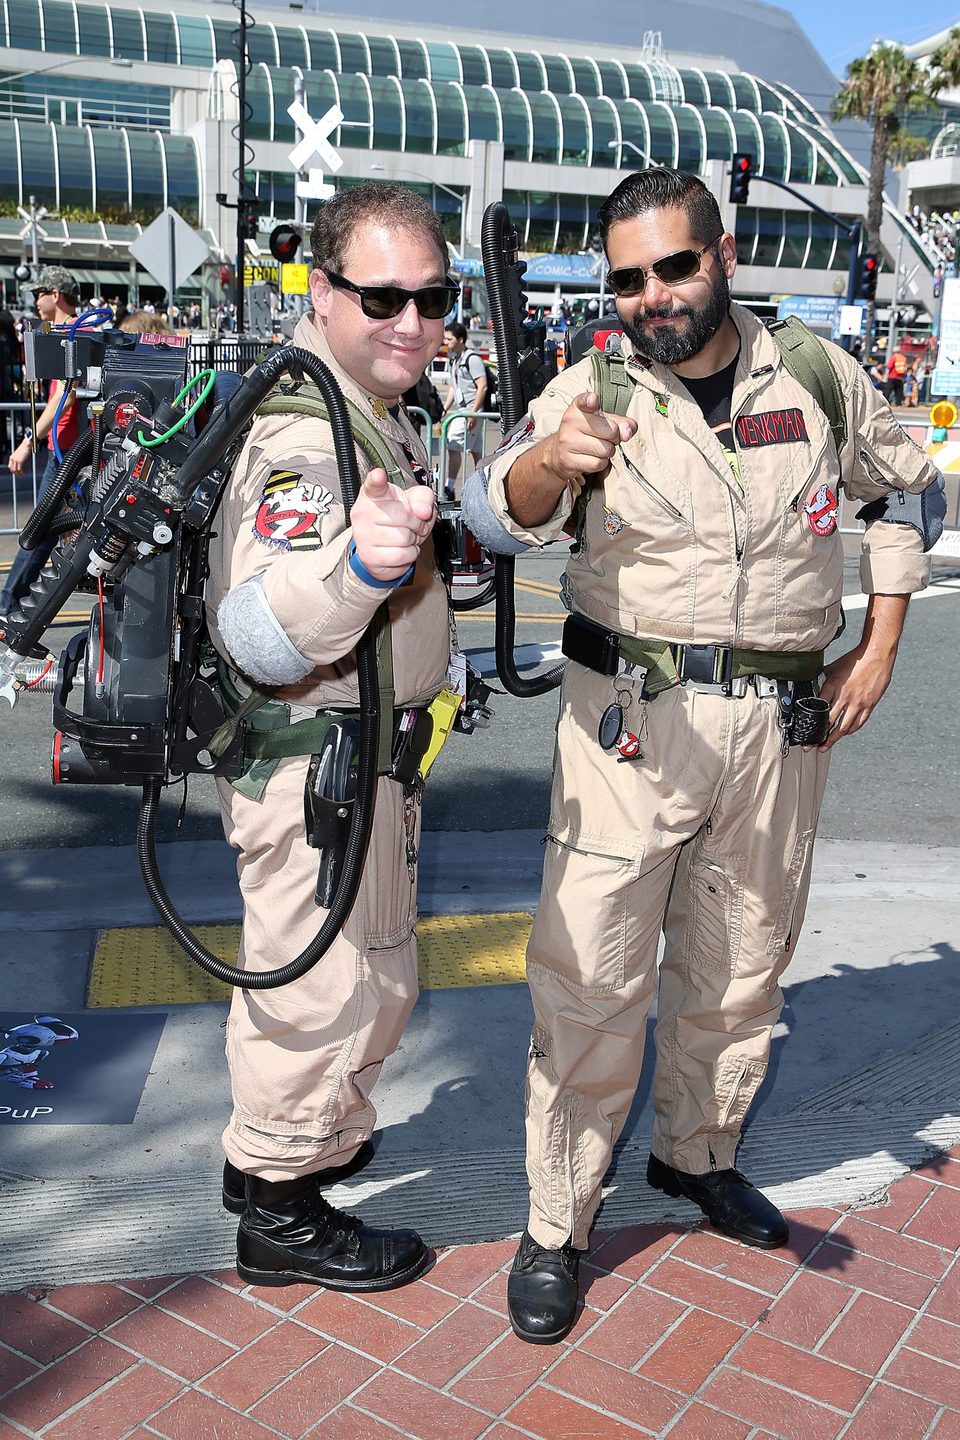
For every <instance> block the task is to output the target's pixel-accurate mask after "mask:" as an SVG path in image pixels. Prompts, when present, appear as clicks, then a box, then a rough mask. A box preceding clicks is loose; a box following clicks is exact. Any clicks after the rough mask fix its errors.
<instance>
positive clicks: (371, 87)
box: [0, 0, 928, 268]
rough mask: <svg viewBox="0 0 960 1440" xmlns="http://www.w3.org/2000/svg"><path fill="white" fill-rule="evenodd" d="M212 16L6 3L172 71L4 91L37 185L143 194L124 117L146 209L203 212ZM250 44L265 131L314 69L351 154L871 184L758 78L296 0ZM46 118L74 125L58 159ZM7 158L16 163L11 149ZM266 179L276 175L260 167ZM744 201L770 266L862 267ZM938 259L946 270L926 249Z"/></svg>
mask: <svg viewBox="0 0 960 1440" xmlns="http://www.w3.org/2000/svg"><path fill="white" fill-rule="evenodd" d="M212 8H216V9H217V10H218V11H219V13H218V14H217V15H216V16H212V17H208V16H205V15H203V14H202V13H200V14H197V13H194V14H190V15H184V14H180V13H178V12H177V10H176V9H171V10H168V11H167V12H162V11H157V10H145V11H141V10H140V9H139V8H138V7H137V6H135V5H133V4H131V3H129V0H127V3H115V4H114V3H110V0H77V4H76V6H74V5H73V4H72V3H71V0H0V41H5V42H6V43H7V45H9V46H15V47H18V48H20V49H22V50H27V51H35V52H47V53H49V54H52V55H54V56H62V57H64V58H65V59H67V58H69V57H71V56H75V55H77V54H80V55H81V56H89V57H91V58H116V59H126V60H133V61H135V62H138V61H139V62H144V61H145V62H146V63H149V64H151V65H155V66H158V67H169V68H168V73H164V72H163V71H160V70H158V72H157V73H156V75H155V76H151V80H153V82H154V83H153V85H151V86H150V87H144V86H139V87H137V86H134V85H133V84H132V83H129V82H127V81H126V77H124V76H123V75H122V72H120V73H118V76H117V83H116V84H115V85H114V86H113V87H112V88H113V90H114V91H115V101H114V102H113V103H112V104H111V103H108V101H109V96H107V97H106V98H105V97H104V95H102V94H100V92H99V91H96V92H95V89H94V82H93V81H91V80H83V79H80V80H78V86H77V89H76V90H74V89H67V88H64V87H63V86H61V87H60V88H59V89H54V88H47V89H42V88H41V89H37V86H36V85H34V87H33V88H32V89H29V90H28V89H27V88H26V87H23V88H20V87H18V88H13V87H9V88H8V90H7V93H6V96H5V97H0V98H2V99H3V100H4V102H5V103H4V104H3V105H2V106H0V112H2V113H4V114H5V115H10V116H11V117H18V118H21V120H22V134H20V132H17V134H16V137H15V138H14V140H13V142H12V143H13V144H14V150H13V154H14V157H16V156H17V155H20V156H22V158H23V165H24V174H26V173H27V172H28V171H29V173H30V175H31V176H32V177H34V178H33V180H32V182H31V183H32V184H33V186H34V188H35V189H36V188H40V189H43V190H44V191H47V190H48V189H49V185H50V183H51V173H50V171H51V166H52V163H53V156H54V153H56V155H57V156H59V158H60V185H61V193H62V195H63V196H65V197H69V198H66V199H64V200H63V203H64V204H68V203H69V204H77V205H80V204H81V200H80V199H79V198H78V197H81V196H83V195H84V194H86V193H88V192H90V193H91V194H92V193H94V192H95V193H96V195H97V197H98V199H102V202H103V203H104V204H105V205H106V204H109V205H110V206H114V205H115V204H116V205H123V204H125V203H126V201H125V200H124V199H123V195H124V193H126V194H127V195H128V196H129V167H128V165H127V160H126V144H125V142H124V143H123V144H120V145H119V146H118V144H117V143H116V142H117V139H118V137H119V129H120V127H124V129H125V131H126V132H127V134H128V136H130V137H136V134H137V130H138V129H139V130H140V132H141V133H140V136H139V138H132V139H131V141H130V143H131V144H133V145H134V146H135V148H136V151H137V160H136V165H135V172H134V173H135V174H136V175H137V191H136V193H135V194H134V196H133V202H134V206H135V207H136V208H137V209H138V210H139V209H140V208H142V205H143V206H146V207H147V208H149V205H150V204H152V203H153V202H154V200H155V199H156V200H158V201H159V203H162V200H163V197H164V195H166V194H169V195H171V196H175V197H176V203H178V204H180V205H181V206H184V207H187V208H190V207H191V206H194V205H195V203H196V194H195V187H196V186H197V185H198V181H197V157H196V155H195V154H194V153H193V151H192V147H191V145H190V142H188V141H187V139H186V138H185V137H180V136H171V135H169V133H168V131H169V123H170V122H169V115H170V113H171V112H170V98H169V97H170V94H171V91H172V90H174V89H175V88H176V86H177V83H178V82H177V79H176V76H175V75H174V73H173V67H177V66H179V67H189V68H192V69H195V70H200V71H209V70H210V68H211V66H212V65H213V64H214V63H215V62H216V61H217V60H224V59H226V60H231V61H235V59H236V51H235V46H234V40H233V33H234V31H235V30H236V21H235V19H234V16H233V13H232V12H231V11H230V10H229V9H227V8H226V7H224V8H223V9H222V10H221V9H220V7H219V6H218V7H212ZM454 33H455V32H454ZM248 40H249V47H250V59H251V62H252V70H251V73H250V75H249V78H248V82H247V91H248V98H249V100H250V104H251V106H252V109H253V118H252V121H251V124H250V128H249V132H248V134H249V137H250V139H251V140H252V141H257V140H271V139H272V140H276V141H284V142H285V141H292V139H293V135H294V129H293V125H292V122H291V121H290V119H289V116H288V115H287V114H286V108H287V105H288V104H289V103H290V100H291V99H292V96H293V78H294V71H295V70H302V71H303V73H304V77H305V85H306V91H307V103H308V107H309V108H310V110H311V113H312V114H321V113H322V112H323V109H324V108H328V107H329V106H330V105H331V104H333V103H339V104H340V105H341V106H342V108H343V109H344V112H345V117H346V120H347V121H348V124H347V125H345V126H344V127H343V128H342V130H341V131H340V133H339V134H338V135H336V136H335V137H334V141H335V143H336V144H338V145H339V146H341V147H342V148H345V149H353V150H355V149H364V148H368V147H376V148H381V149H385V150H391V151H394V152H398V153H399V152H402V151H403V150H407V151H409V152H410V153H411V154H414V155H416V154H424V155H427V154H443V155H453V156H462V155H464V154H465V151H466V147H467V144H468V143H469V141H470V140H480V141H483V140H502V142H503V144H504V148H505V154H506V158H507V159H508V160H510V161H519V162H527V161H533V162H536V163H544V164H556V163H563V164H567V165H571V166H580V167H586V166H590V167H596V168H598V169H600V170H604V171H609V170H610V169H612V168H614V167H615V166H617V164H618V163H619V164H620V165H621V166H622V167H623V168H624V169H626V168H633V167H636V166H638V165H640V164H642V163H644V160H643V158H641V156H643V157H646V156H649V159H650V160H651V161H652V162H653V163H660V164H668V165H679V166H680V167H682V168H684V169H689V170H693V171H698V170H700V169H701V168H702V166H703V165H704V163H705V161H707V160H719V161H726V160H729V158H730V156H731V155H732V153H733V152H734V151H735V150H738V149H742V150H746V151H749V152H751V153H753V154H754V155H755V156H756V164H757V168H758V170H759V169H761V167H762V170H763V172H764V173H766V174H768V175H770V176H771V177H772V178H775V179H783V180H786V181H788V182H789V183H793V184H800V185H806V184H811V183H812V184H820V185H831V186H837V185H849V186H854V187H857V189H858V190H860V191H861V192H862V189H863V186H864V177H863V176H862V175H861V174H860V172H859V171H858V169H857V168H856V166H855V165H854V164H853V163H852V161H851V160H850V159H849V158H848V157H847V155H846V154H845V152H844V150H843V148H842V146H841V145H840V144H839V143H838V142H837V140H836V139H835V138H834V136H833V135H832V134H831V133H830V131H829V129H828V127H827V125H826V124H825V123H824V121H823V119H822V117H821V116H820V115H818V114H817V112H816V111H815V110H814V109H813V108H812V106H811V105H810V103H809V102H808V101H806V100H805V99H804V98H803V97H802V96H799V95H798V94H797V93H796V92H795V91H793V90H792V89H791V87H790V86H788V85H785V84H781V83H779V82H778V83H772V82H770V81H767V80H762V79H759V78H755V77H753V76H751V75H748V74H745V73H738V74H733V73H729V72H727V71H725V70H723V69H719V68H710V69H704V68H699V67H697V66H695V65H689V66H686V67H685V68H683V69H677V68H675V67H674V66H672V65H669V64H667V63H645V62H642V61H638V60H624V61H623V62H621V61H620V60H619V59H616V58H596V57H592V56H591V55H590V54H589V53H581V54H579V55H570V56H566V55H563V54H553V53H551V54H547V53H545V52H543V51H541V50H539V49H535V48H532V47H531V44H530V42H524V46H523V48H520V47H518V46H510V45H508V44H503V43H501V44H498V45H495V46H489V45H486V44H482V43H479V42H478V41H476V40H474V41H473V42H472V43H464V44H461V43H460V42H459V41H457V40H455V39H454V40H447V39H445V38H438V39H429V40H427V39H418V38H410V37H407V38H399V37H396V38H394V37H391V36H390V35H388V34H384V35H375V36H374V35H369V36H368V35H366V34H365V33H364V32H363V30H362V28H361V27H360V26H359V25H358V23H357V22H355V21H352V20H350V19H348V18H347V17H344V18H343V19H342V21H340V22H335V24H334V28H329V25H328V26H327V27H322V26H318V25H316V24H315V23H314V18H313V16H312V15H311V14H310V13H309V12H302V13H301V14H299V15H297V16H296V17H295V18H294V17H293V16H292V15H288V14H287V13H286V12H285V11H282V10H279V9H278V10H277V11H276V12H264V11H263V10H260V11H258V13H257V15H256V23H255V24H252V25H251V26H250V27H249V30H248ZM77 74H78V75H79V74H80V71H79V70H78V71H77ZM190 83H191V84H194V83H195V82H194V81H193V78H192V77H191V81H190ZM135 91H136V95H135V94H134V92H135ZM148 91H149V93H148ZM175 113H176V112H175ZM44 118H45V119H46V120H48V121H50V122H52V123H53V124H55V125H57V126H58V127H60V129H59V130H58V131H57V132H56V133H57V136H58V140H57V148H56V151H54V146H53V145H51V144H50V143H49V132H47V131H44V128H43V124H42V121H43V119H44ZM4 123H7V122H6V121H5V122H4ZM86 124H89V125H90V126H91V128H92V129H93V130H94V131H97V132H102V133H98V134H97V135H96V136H95V138H94V142H93V143H94V146H95V162H91V159H90V141H89V139H88V138H87V136H86V132H85V131H84V130H83V128H82V127H83V126H84V125H86ZM151 125H156V126H157V127H158V128H159V129H160V130H161V131H162V132H163V139H162V140H160V139H158V138H157V137H156V136H154V137H152V138H151V137H150V136H149V134H148V133H146V132H147V131H148V129H149V127H150V126H151ZM37 127H39V128H37ZM71 127H72V129H71ZM111 127H112V130H113V132H114V134H113V135H112V137H111V138H108V136H109V135H110V132H111ZM9 133H10V134H11V135H13V134H14V132H9ZM44 134H46V135H47V140H46V143H45V142H44V140H43V136H44ZM611 142H613V144H612V145H611ZM625 142H629V143H625ZM85 147H86V148H85ZM632 147H636V150H635V149H633V148H632ZM637 151H640V152H641V154H638V153H637ZM85 157H86V158H85ZM4 164H5V166H6V168H7V169H9V164H10V161H9V154H8V157H7V160H6V161H5V162H4ZM150 165H152V166H153V169H152V170H151V169H150V168H149V166H150ZM164 175H166V179H164ZM254 179H255V182H256V183H260V177H256V176H255V177H254ZM24 183H27V182H24ZM18 184H19V182H18ZM263 184H264V185H267V186H269V189H270V195H271V196H276V197H280V196H285V195H286V194H288V193H292V191H291V185H292V181H287V180H286V179H284V178H283V177H280V176H267V177H266V178H264V179H263ZM141 192H142V193H141ZM18 193H19V190H18ZM440 194H442V192H438V197H439V195H440ZM117 197H120V198H119V199H118V198H117ZM141 202H142V204H141ZM270 203H273V201H272V200H271V202H270ZM438 203H441V202H440V201H439V198H438ZM743 208H744V210H745V211H749V213H747V214H738V217H737V233H738V243H742V244H744V245H747V246H749V249H750V252H751V255H755V257H756V263H758V264H762V265H771V266H772V265H774V264H776V263H777V262H776V258H771V255H772V252H773V249H774V247H775V244H778V245H779V244H780V242H781V241H782V245H781V248H782V256H781V261H780V263H782V264H784V265H788V266H790V267H795V266H798V265H802V264H803V263H804V257H805V256H806V263H807V265H808V266H809V267H810V268H817V267H820V268H822V267H823V266H825V265H832V266H835V267H837V268H842V265H843V263H845V262H844V260H843V258H842V256H843V252H844V250H845V242H844V243H843V244H838V243H837V240H836V236H835V235H833V234H832V233H830V234H829V235H828V234H826V233H825V232H823V231H822V229H821V227H820V224H819V222H816V221H814V220H812V219H810V218H809V216H807V215H801V214H800V213H799V212H787V216H786V219H782V220H778V221H775V220H774V219H773V218H772V217H775V216H778V215H779V213H780V212H778V211H775V210H771V211H758V212H754V211H752V209H751V208H750V207H743ZM523 216H524V221H523V223H524V227H525V231H526V234H527V236H528V237H529V238H530V239H531V242H532V243H535V244H537V245H540V244H545V243H548V241H549V238H550V235H551V233H553V235H554V243H566V241H565V238H564V237H566V236H567V235H568V234H575V233H579V231H580V230H581V228H582V227H583V225H584V223H586V222H584V220H583V216H582V202H581V201H580V200H577V199H576V198H575V197H573V196H571V195H567V196H559V195H553V196H552V197H551V196H548V195H545V194H534V195H532V196H527V197H525V198H524V200H523ZM777 225H779V226H780V229H779V230H777V229H776V226H777ZM784 226H785V227H786V228H785V231H784V230H783V227H784ZM906 233H908V238H909V231H908V232H906ZM921 259H922V261H923V262H924V263H927V262H928V257H927V256H926V255H923V256H922V257H921Z"/></svg>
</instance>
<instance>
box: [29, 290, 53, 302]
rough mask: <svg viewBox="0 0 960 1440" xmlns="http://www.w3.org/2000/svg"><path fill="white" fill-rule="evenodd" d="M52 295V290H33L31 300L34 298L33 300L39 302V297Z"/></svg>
mask: <svg viewBox="0 0 960 1440" xmlns="http://www.w3.org/2000/svg"><path fill="white" fill-rule="evenodd" d="M52 294H53V291H52V290H34V292H33V298H34V300H39V299H40V296H41V295H52Z"/></svg>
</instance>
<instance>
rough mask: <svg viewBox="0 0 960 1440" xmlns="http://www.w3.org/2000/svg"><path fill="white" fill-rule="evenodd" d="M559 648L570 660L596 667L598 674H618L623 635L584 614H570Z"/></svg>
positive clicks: (564, 625)
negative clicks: (596, 622)
mask: <svg viewBox="0 0 960 1440" xmlns="http://www.w3.org/2000/svg"><path fill="white" fill-rule="evenodd" d="M560 648H561V650H562V651H563V653H564V655H566V657H567V659H568V660H575V661H576V662H577V664H578V665H585V666H586V668H587V669H588V670H596V671H597V673H598V674H599V675H616V673H617V670H618V669H619V664H620V636H619V635H617V634H616V633H615V632H613V631H611V630H605V629H604V627H603V626H602V625H595V624H594V623H593V621H592V620H584V618H583V616H582V615H568V616H567V618H566V620H565V621H564V622H563V639H562V640H561V642H560Z"/></svg>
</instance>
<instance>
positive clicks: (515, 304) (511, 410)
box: [480, 200, 564, 700]
mask: <svg viewBox="0 0 960 1440" xmlns="http://www.w3.org/2000/svg"><path fill="white" fill-rule="evenodd" d="M516 248H517V241H516V232H515V231H514V229H513V225H512V224H511V221H510V212H509V210H508V209H507V207H506V205H504V204H503V202H502V201H501V200H495V201H494V203H493V204H492V205H488V206H487V208H486V210H485V211H484V212H483V222H482V224H481V227H480V251H481V254H482V256H483V270H484V275H485V277H486V281H487V300H488V303H489V306H490V318H491V320H492V322H493V338H494V342H495V344H496V347H497V375H498V377H499V379H498V385H497V389H498V392H499V395H500V423H501V427H502V429H503V433H504V434H505V435H506V434H507V432H508V431H510V430H512V429H513V427H514V425H517V424H518V423H519V422H520V420H521V419H522V418H523V415H524V412H525V411H526V408H527V406H526V401H525V399H524V394H523V379H522V376H521V374H520V349H519V344H518V339H519V336H518V327H519V325H520V315H519V305H520V296H521V295H522V291H521V290H520V285H519V275H518V272H517V270H516V268H515V265H514V263H513V262H511V260H510V259H509V257H508V254H507V251H508V249H509V250H510V251H516ZM511 276H514V277H516V278H515V280H514V281H513V284H514V285H515V286H516V292H514V290H512V288H511ZM515 568H516V567H515V562H514V557H513V556H512V555H498V556H497V557H496V574H495V577H494V591H495V594H496V597H497V618H496V625H495V627H494V634H495V640H494V652H495V655H496V663H497V674H498V675H499V677H500V681H501V684H502V685H503V688H504V689H505V690H507V691H509V693H510V694H511V695H517V696H519V697H520V698H521V699H523V700H527V699H531V698H532V697H533V696H534V695H545V694H546V693H547V691H548V690H555V689H556V687H557V686H558V685H559V684H560V680H561V677H562V675H563V668H564V667H563V665H555V666H554V667H553V669H552V670H547V671H545V672H544V674H542V675H534V676H524V675H521V674H520V672H519V670H518V669H517V662H516V659H515V657H514V651H515V649H516V640H517V610H516V601H515V598H514V571H515Z"/></svg>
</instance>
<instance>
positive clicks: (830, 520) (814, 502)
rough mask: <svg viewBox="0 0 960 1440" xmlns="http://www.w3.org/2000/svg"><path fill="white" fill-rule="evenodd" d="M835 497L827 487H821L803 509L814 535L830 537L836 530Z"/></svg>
mask: <svg viewBox="0 0 960 1440" xmlns="http://www.w3.org/2000/svg"><path fill="white" fill-rule="evenodd" d="M838 509H839V506H838V504H837V497H836V495H834V493H833V491H832V490H831V489H830V486H829V485H821V486H820V487H819V489H818V490H817V492H816V494H815V495H813V496H812V497H811V499H809V500H808V501H807V502H806V504H805V505H804V507H803V513H804V514H805V515H806V517H807V524H808V525H809V526H810V529H811V530H812V531H813V533H814V535H832V534H833V532H834V530H836V528H837V511H838Z"/></svg>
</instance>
